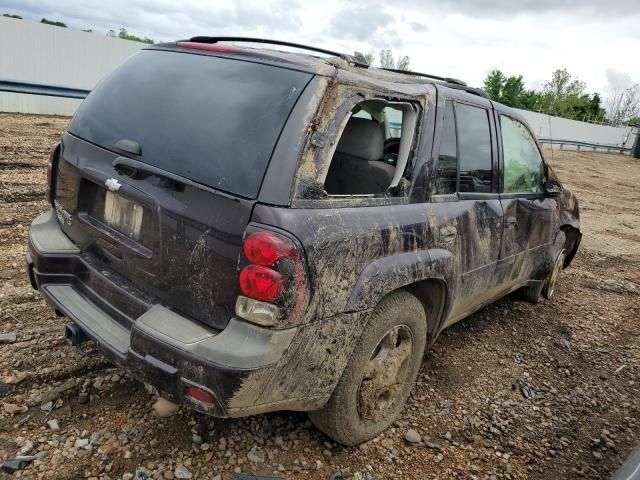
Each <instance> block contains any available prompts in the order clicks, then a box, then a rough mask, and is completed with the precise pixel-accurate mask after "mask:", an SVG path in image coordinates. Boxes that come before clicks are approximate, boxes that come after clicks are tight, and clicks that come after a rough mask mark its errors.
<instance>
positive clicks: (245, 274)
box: [240, 265, 284, 302]
mask: <svg viewBox="0 0 640 480" xmlns="http://www.w3.org/2000/svg"><path fill="white" fill-rule="evenodd" d="M283 289H284V278H283V277H282V275H281V274H280V273H278V272H276V271H275V270H272V269H271V268H267V267H263V266H261V265H247V266H246V267H244V268H243V269H242V271H241V272H240V290H242V293H244V294H245V295H246V296H247V297H249V298H253V299H255V300H261V301H263V302H271V301H273V300H275V299H276V298H278V297H279V296H280V294H281V293H282V290H283Z"/></svg>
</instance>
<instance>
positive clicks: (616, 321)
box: [0, 115, 640, 479]
mask: <svg viewBox="0 0 640 480" xmlns="http://www.w3.org/2000/svg"><path fill="white" fill-rule="evenodd" d="M66 123H67V119H62V118H53V117H33V116H21V115H0V252H1V255H0V281H1V289H0V333H9V332H16V334H17V341H16V342H15V343H13V344H7V345H0V379H1V380H2V381H3V382H4V384H0V459H1V460H4V459H6V458H8V457H9V458H10V457H14V456H15V455H17V454H19V453H20V454H22V455H27V456H30V458H33V457H35V458H33V460H31V461H30V462H28V464H27V466H26V467H25V468H24V470H21V471H19V472H17V473H15V474H14V475H13V476H12V477H10V476H9V475H8V474H4V473H0V479H4V478H17V477H20V478H46V479H62V478H102V479H109V478H111V479H116V478H122V479H132V478H136V479H143V478H165V479H172V478H194V479H195V478H204V479H220V478H222V479H229V478H232V477H233V475H234V473H238V472H243V473H254V474H261V475H272V476H277V477H283V478H289V479H303V478H329V477H330V476H331V475H332V474H334V473H336V472H342V474H343V478H346V477H350V478H354V479H366V478H380V479H387V478H398V479H407V478H408V479H413V478H417V479H423V478H424V479H432V478H477V479H485V478H490V479H493V478H511V479H520V478H544V479H557V478H580V477H583V478H590V479H591V478H609V477H610V475H611V473H612V472H613V471H615V470H616V469H617V467H618V466H619V465H620V464H621V463H622V461H623V460H624V458H625V457H626V456H627V455H628V454H629V453H630V452H631V450H632V448H633V447H634V446H635V445H636V444H637V442H638V438H639V436H640V435H639V434H640V420H639V416H638V414H639V410H640V401H639V400H638V398H639V397H640V395H639V394H640V391H639V388H640V378H639V377H638V374H639V372H640V335H639V334H640V193H639V192H640V190H639V189H638V185H640V161H638V160H633V159H630V158H628V157H623V156H620V155H604V154H589V153H576V152H554V155H553V157H554V158H553V160H552V162H553V164H554V165H555V167H556V169H557V171H558V173H559V175H560V176H561V178H562V179H563V180H564V181H565V182H566V183H567V184H568V185H570V186H571V188H573V189H574V190H575V191H576V192H577V194H578V195H579V198H580V201H581V210H582V213H583V217H584V218H583V221H584V234H585V236H584V239H583V245H582V247H581V250H580V252H579V253H578V255H577V257H576V259H575V260H574V263H573V265H572V266H571V267H570V268H569V269H568V270H566V271H565V272H564V273H563V276H562V277H561V281H560V284H559V286H558V287H557V293H556V297H555V298H554V300H553V301H551V302H547V303H544V304H540V305H532V304H529V303H526V302H524V301H522V300H520V299H519V298H518V297H517V296H509V297H507V298H505V299H502V300H500V301H498V302H497V303H495V304H493V305H491V306H489V307H487V308H484V309H482V310H481V311H479V312H478V313H476V314H474V315H473V316H471V317H469V318H468V319H466V320H464V321H463V322H460V323H458V324H457V325H455V326H453V327H451V328H450V329H448V330H447V331H446V332H445V333H444V334H443V335H442V336H441V338H440V339H439V340H438V342H437V343H436V345H435V346H434V347H433V348H432V349H431V350H430V352H429V353H428V355H427V356H426V358H425V361H424V364H423V367H422V370H421V373H420V376H419V379H418V382H417V384H416V386H415V388H414V390H413V393H412V396H411V398H410V400H409V402H408V404H407V406H406V408H405V410H404V412H403V415H402V417H401V419H400V420H399V421H398V422H397V423H396V424H395V426H394V427H393V428H392V429H390V430H389V431H387V432H385V433H384V434H383V435H381V436H380V437H378V438H376V439H374V440H373V441H370V442H368V443H366V444H364V445H362V446H360V447H358V448H343V447H341V446H339V445H336V444H335V443H333V442H331V441H330V440H329V439H328V438H327V437H325V436H323V435H322V434H321V433H319V432H318V431H317V430H315V429H314V428H313V426H312V425H311V424H310V422H309V421H308V420H307V418H306V416H305V415H304V414H299V413H288V412H283V413H275V414H268V415H260V416H256V417H250V418H244V419H239V420H221V419H214V418H210V417H206V416H203V415H200V414H197V413H194V412H191V411H189V410H186V409H181V410H180V411H179V412H178V413H177V414H176V415H174V416H172V417H169V418H165V419H159V418H156V417H154V416H153V415H152V414H151V405H152V404H153V402H154V401H155V397H154V395H153V393H152V392H149V391H147V390H146V389H145V387H144V386H143V385H141V384H139V383H137V382H136V381H134V380H133V379H131V378H130V377H129V376H128V375H127V374H126V373H125V372H124V371H123V370H121V369H119V368H115V367H113V366H112V365H111V364H109V363H108V362H106V361H105V360H104V359H103V358H102V357H101V356H100V355H92V356H83V355H81V354H80V353H78V352H77V351H76V350H74V349H73V348H71V347H69V346H67V345H66V344H65V343H64V341H63V338H62V331H63V327H64V325H65V320H64V319H63V318H57V317H55V315H53V313H52V312H51V310H50V309H49V308H48V307H47V306H46V305H45V302H44V301H43V300H42V299H41V298H40V296H39V295H38V294H37V293H36V292H34V291H32V290H31V287H30V286H29V282H28V280H27V277H26V275H25V272H24V260H23V253H24V250H25V243H26V237H27V227H28V225H29V222H30V221H31V219H32V218H33V217H34V216H35V215H36V214H38V213H39V212H41V211H44V210H45V209H46V208H47V205H46V202H45V199H44V192H45V188H44V184H45V178H46V173H45V170H46V168H45V165H46V159H47V154H48V149H49V147H50V145H52V144H53V143H54V141H55V140H56V138H57V137H59V135H60V133H61V131H62V130H63V129H64V128H65V126H66ZM549 156H550V155H549ZM418 436H419V437H421V439H422V442H421V443H418V444H411V443H409V442H407V441H406V440H405V438H409V439H412V440H417V439H418V438H417V437H418Z"/></svg>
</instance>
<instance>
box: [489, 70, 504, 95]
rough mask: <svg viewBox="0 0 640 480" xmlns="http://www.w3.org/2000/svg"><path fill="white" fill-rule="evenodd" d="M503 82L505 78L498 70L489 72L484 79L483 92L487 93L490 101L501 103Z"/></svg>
mask: <svg viewBox="0 0 640 480" xmlns="http://www.w3.org/2000/svg"><path fill="white" fill-rule="evenodd" d="M505 81H506V78H505V76H504V74H503V73H502V72H501V71H500V70H491V72H490V73H489V75H487V78H485V79H484V91H485V92H487V95H489V98H491V100H495V101H496V102H499V101H501V99H502V89H503V88H504V84H505Z"/></svg>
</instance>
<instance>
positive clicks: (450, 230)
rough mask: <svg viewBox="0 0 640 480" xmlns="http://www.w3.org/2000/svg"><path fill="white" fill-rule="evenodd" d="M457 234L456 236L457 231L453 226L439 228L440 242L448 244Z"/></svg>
mask: <svg viewBox="0 0 640 480" xmlns="http://www.w3.org/2000/svg"><path fill="white" fill-rule="evenodd" d="M457 234H458V231H457V230H456V228H455V227H453V226H448V227H441V228H440V230H439V235H440V241H441V242H450V241H451V240H453V239H454V238H456V235H457Z"/></svg>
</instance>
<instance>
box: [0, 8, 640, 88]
mask: <svg viewBox="0 0 640 480" xmlns="http://www.w3.org/2000/svg"><path fill="white" fill-rule="evenodd" d="M5 12H7V13H15V14H19V15H22V16H23V17H24V18H26V19H32V20H40V18H42V17H47V18H49V19H52V20H59V21H63V22H65V23H66V24H67V25H69V26H70V27H73V28H78V29H86V28H92V29H93V31H94V32H97V33H99V34H104V33H105V32H106V31H107V30H108V29H110V28H113V29H116V30H117V29H119V28H120V27H123V26H124V27H126V28H127V30H129V32H130V33H134V34H136V35H140V36H148V37H150V38H153V39H155V40H165V41H167V40H174V39H179V38H187V37H190V36H193V35H243V36H262V37H266V38H278V39H284V40H289V41H295V42H299V43H308V44H314V45H317V46H321V47H325V48H329V49H334V50H339V51H344V52H352V51H354V50H361V51H365V52H366V51H378V50H379V49H381V48H391V49H392V50H393V52H394V53H395V54H396V55H397V54H402V55H409V57H410V58H411V68H412V69H413V70H416V71H423V72H430V73H435V74H440V75H445V76H451V77H458V78H461V79H463V80H466V81H467V82H468V83H470V84H472V85H476V86H480V85H481V84H482V80H483V78H484V77H485V76H486V74H487V73H488V72H489V71H490V70H492V69H493V68H499V69H501V70H502V71H503V72H505V73H506V74H522V75H524V77H525V80H526V82H527V84H528V86H529V87H536V88H541V87H542V86H543V85H544V83H545V82H546V81H547V80H548V79H549V77H550V76H551V72H552V71H553V70H554V69H556V68H561V67H567V68H568V70H569V72H571V73H572V74H573V75H575V76H577V77H579V78H580V79H581V80H583V81H585V82H586V83H587V87H588V89H589V91H599V92H601V93H603V94H604V95H605V96H606V95H607V94H608V93H609V92H610V91H611V90H613V89H616V88H625V87H628V86H631V85H632V84H633V83H637V82H640V57H639V56H638V55H639V52H640V9H639V8H638V0H608V1H607V2H605V1H602V0H520V1H519V0H443V1H439V2H436V1H420V0H395V1H393V2H391V1H388V2H385V1H381V0H369V1H365V0H351V1H342V0H322V1H315V2H309V1H307V2H305V1H303V0H262V1H241V0H238V1H235V2H234V1H221V0H182V1H176V0H86V1H67V0H0V13H5Z"/></svg>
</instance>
